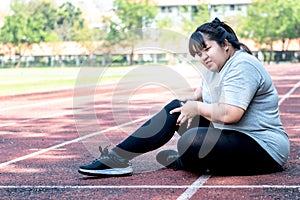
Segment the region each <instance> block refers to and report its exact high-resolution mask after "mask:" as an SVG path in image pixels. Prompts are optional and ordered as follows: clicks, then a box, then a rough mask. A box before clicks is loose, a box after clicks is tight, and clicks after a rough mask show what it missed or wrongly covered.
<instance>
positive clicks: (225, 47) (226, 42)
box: [223, 39, 231, 52]
mask: <svg viewBox="0 0 300 200" xmlns="http://www.w3.org/2000/svg"><path fill="white" fill-rule="evenodd" d="M230 45H231V44H230V43H229V42H228V40H227V39H225V40H224V46H223V48H224V50H225V51H226V52H228V51H229V47H230Z"/></svg>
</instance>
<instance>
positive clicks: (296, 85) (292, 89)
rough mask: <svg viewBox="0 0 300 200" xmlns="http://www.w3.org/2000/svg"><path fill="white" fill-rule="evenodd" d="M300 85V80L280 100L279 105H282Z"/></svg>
mask: <svg viewBox="0 0 300 200" xmlns="http://www.w3.org/2000/svg"><path fill="white" fill-rule="evenodd" d="M299 86H300V81H298V83H296V84H295V85H294V87H292V88H291V89H290V90H289V91H288V92H287V93H286V94H285V95H284V96H283V97H282V98H281V99H280V101H279V102H278V105H281V104H282V103H283V102H284V101H285V100H286V99H287V98H289V96H290V95H291V94H293V93H294V92H295V90H296V89H297V88H298V87H299Z"/></svg>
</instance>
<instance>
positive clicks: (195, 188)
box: [177, 81, 300, 200]
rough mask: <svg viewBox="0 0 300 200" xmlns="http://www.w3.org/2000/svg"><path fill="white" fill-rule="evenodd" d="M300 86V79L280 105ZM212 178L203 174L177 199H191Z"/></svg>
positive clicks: (281, 100)
mask: <svg viewBox="0 0 300 200" xmlns="http://www.w3.org/2000/svg"><path fill="white" fill-rule="evenodd" d="M299 86H300V81H298V83H296V84H295V85H294V87H292V88H291V89H290V90H289V91H288V92H287V93H286V94H285V95H284V96H283V97H282V98H281V99H280V101H279V102H278V105H279V106H280V105H281V104H282V103H283V102H284V101H285V100H286V99H287V98H289V96H290V95H291V94H292V93H293V92H294V91H295V90H296V89H297V88H298V87H299ZM209 178H210V176H206V175H202V176H200V177H199V178H198V179H197V180H196V181H195V182H194V183H193V184H192V185H191V187H188V188H187V189H186V190H185V191H184V193H182V194H181V195H180V196H179V197H178V199H177V200H188V199H190V198H191V197H192V196H193V195H194V194H195V193H196V192H197V191H198V189H199V188H201V187H203V184H205V182H206V181H207V180H208V179H209Z"/></svg>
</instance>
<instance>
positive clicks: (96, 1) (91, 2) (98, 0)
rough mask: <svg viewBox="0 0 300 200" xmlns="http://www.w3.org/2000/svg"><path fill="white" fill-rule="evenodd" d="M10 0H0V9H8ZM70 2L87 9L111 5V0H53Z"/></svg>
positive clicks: (60, 2)
mask: <svg viewBox="0 0 300 200" xmlns="http://www.w3.org/2000/svg"><path fill="white" fill-rule="evenodd" d="M10 1H11V0H0V11H5V12H8V11H9V5H10ZM67 1H69V2H71V3H72V4H74V5H75V6H79V5H81V6H84V7H85V8H86V9H87V10H94V9H98V10H100V11H101V10H108V9H110V8H111V6H112V0H55V2H56V3H57V4H58V5H61V4H63V3H64V2H67Z"/></svg>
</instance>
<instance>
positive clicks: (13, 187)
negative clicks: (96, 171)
mask: <svg viewBox="0 0 300 200" xmlns="http://www.w3.org/2000/svg"><path fill="white" fill-rule="evenodd" d="M185 188H191V185H20V186H14V185H1V186H0V189H185ZM192 188H195V189H271V188H273V189H299V188H300V185H199V186H198V185H194V186H192Z"/></svg>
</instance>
